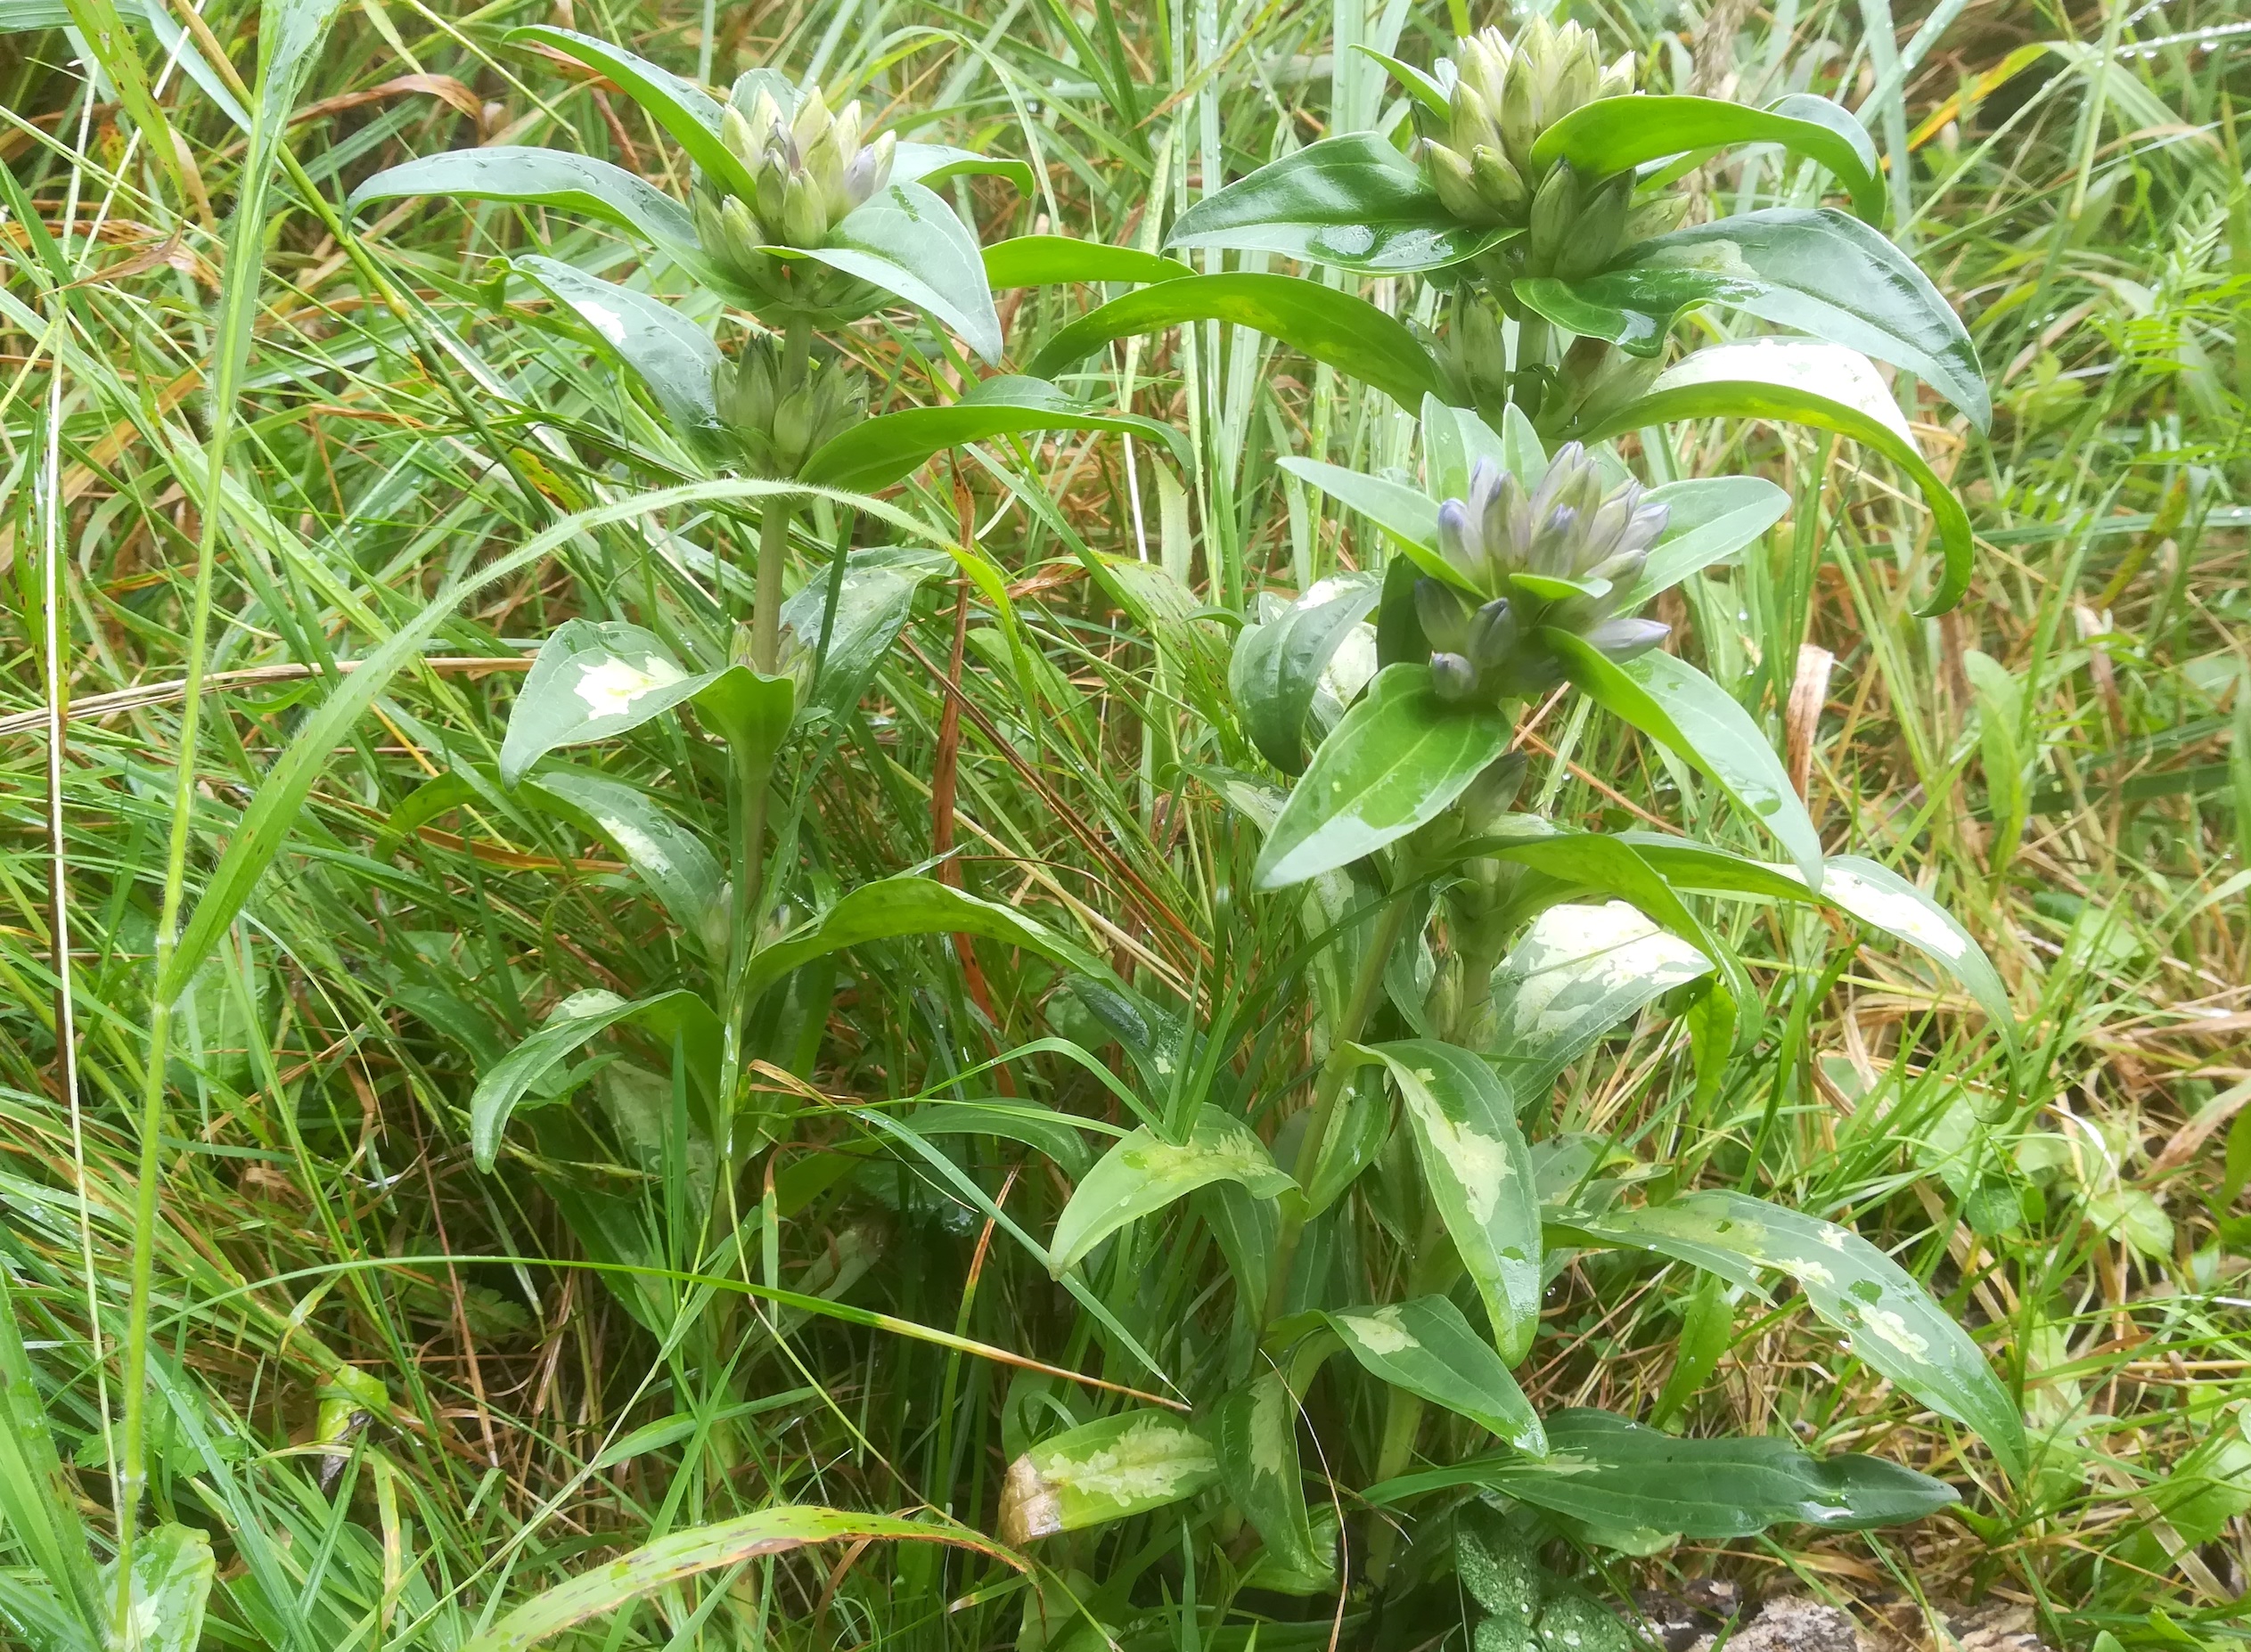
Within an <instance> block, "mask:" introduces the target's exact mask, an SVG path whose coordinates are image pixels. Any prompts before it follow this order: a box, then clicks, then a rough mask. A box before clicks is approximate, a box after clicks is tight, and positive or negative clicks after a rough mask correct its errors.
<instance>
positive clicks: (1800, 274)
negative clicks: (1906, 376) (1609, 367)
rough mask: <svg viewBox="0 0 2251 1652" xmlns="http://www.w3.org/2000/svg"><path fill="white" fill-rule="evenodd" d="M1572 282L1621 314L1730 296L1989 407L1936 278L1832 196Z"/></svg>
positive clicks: (1659, 241)
mask: <svg viewBox="0 0 2251 1652" xmlns="http://www.w3.org/2000/svg"><path fill="white" fill-rule="evenodd" d="M1570 291H1571V293H1572V296H1573V297H1574V298H1576V299H1578V300H1579V301H1581V302H1583V303H1589V304H1593V305H1596V306H1600V307H1606V308H1609V309H1612V310H1615V311H1616V312H1617V313H1618V314H1620V315H1625V314H1627V313H1629V312H1647V313H1648V314H1649V315H1652V316H1654V317H1655V318H1656V319H1657V321H1658V323H1659V324H1660V325H1665V324H1669V323H1670V322H1671V319H1672V316H1673V315H1674V312H1675V311H1677V310H1680V309H1682V308H1686V307H1690V306H1691V305H1696V304H1703V303H1716V304H1725V305H1730V306H1732V307H1735V308H1737V309H1740V310H1747V311H1748V312H1749V313H1750V314H1751V315H1756V316H1758V317H1759V318H1761V319H1762V320H1764V321H1770V322H1773V323H1777V324H1779V325H1780V326H1784V327H1795V328H1797V330H1798V331H1801V332H1809V333H1811V334H1813V336H1814V337H1815V338H1817V339H1826V340H1827V341H1828V342H1829V343H1831V344H1841V345H1845V346H1846V347H1847V348H1852V349H1855V350H1858V351H1860V352H1861V353H1862V354H1863V355H1866V356H1874V357H1875V358H1876V359H1877V360H1878V361H1882V362H1889V363H1891V364H1893V365H1894V366H1896V367H1903V368H1905V369H1906V370H1907V371H1908V372H1912V373H1915V374H1917V375H1919V377H1921V378H1922V379H1924V380H1928V382H1929V383H1930V384H1931V385H1932V386H1933V387H1934V388H1936V389H1937V391H1938V392H1939V393H1940V394H1941V395H1943V396H1944V397H1946V399H1947V400H1948V401H1950V402H1952V403H1953V404H1954V405H1955V406H1957V407H1959V408H1960V409H1961V410H1962V411H1963V412H1964V413H1968V414H1969V418H1970V421H1971V422H1972V423H1973V424H1975V425H1977V428H1978V429H1981V430H1982V429H1985V427H1986V425H1987V424H1988V423H1989V422H1990V421H1991V420H1992V417H1993V400H1992V397H1991V396H1990V395H1989V394H1988V393H1987V391H1986V388H1985V375H1984V373H1983V372H1982V371H1981V370H1980V369H1979V367H1978V364H1977V348H1976V347H1975V346H1973V345H1972V344H1971V343H1970V341H1969V333H1968V332H1967V331H1964V329H1963V327H1962V324H1961V322H1960V319H1959V318H1958V317H1957V316H1956V315H1954V312H1953V311H1952V309H1951V308H1949V307H1948V306H1947V303H1946V300H1945V299H1943V298H1941V297H1940V296H1939V293H1938V289H1937V288H1936V287H1934V286H1933V285H1931V282H1930V278H1929V277H1928V276H1927V275H1925V274H1923V273H1922V271H1921V270H1920V269H1919V268H1917V267H1916V266H1915V264H1914V262H1913V260H1911V258H1908V257H1907V255H1906V254H1904V253H1903V252H1902V251H1900V250H1899V249H1898V248H1896V247H1895V246H1893V245H1892V243H1891V242H1890V241H1887V240H1885V239H1884V237H1883V236H1882V235H1881V234H1879V233H1877V232H1876V231H1875V230H1872V229H1870V228H1869V227H1868V225H1865V224H1862V222H1861V221H1860V220H1859V219H1857V218H1854V217H1848V216H1846V214H1844V213H1842V212H1838V211H1834V210H1832V209H1829V208H1826V207H1824V208H1820V209H1813V210H1808V209H1804V208H1798V207H1774V208H1770V209H1767V210H1765V211H1762V212H1749V213H1745V214H1742V215H1741V216H1739V217H1731V218H1722V219H1720V220H1718V221H1717V222H1715V223H1711V224H1699V225H1694V226H1693V227H1691V228H1689V229H1683V230H1675V231H1674V232H1673V233H1671V234H1669V235H1659V236H1657V237H1655V238H1654V239H1652V240H1649V241H1641V242H1640V243H1638V244H1636V245H1635V246H1633V248H1631V249H1629V250H1628V251H1627V252H1626V254H1625V258H1623V259H1621V260H1620V261H1619V262H1618V263H1617V264H1615V265H1613V266H1611V267H1610V268H1608V269H1607V270H1604V271H1603V272H1601V273H1600V274H1597V275H1593V276H1591V277H1589V278H1588V279H1586V280H1584V281H1582V282H1574V283H1572V285H1571V288H1570ZM1578 331H1594V332H1596V333H1597V335H1598V336H1608V335H1607V333H1603V332H1601V331H1600V330H1598V329H1593V328H1587V327H1581V328H1579V329H1578Z"/></svg>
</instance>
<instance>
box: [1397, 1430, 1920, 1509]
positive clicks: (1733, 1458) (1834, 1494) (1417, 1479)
mask: <svg viewBox="0 0 2251 1652" xmlns="http://www.w3.org/2000/svg"><path fill="white" fill-rule="evenodd" d="M1547 1431H1548V1455H1547V1456H1546V1457H1545V1458H1544V1459H1541V1460H1531V1461H1528V1460H1526V1459H1524V1458H1521V1457H1514V1456H1511V1457H1498V1456H1495V1457H1484V1458H1477V1459H1475V1460H1471V1461H1469V1462H1466V1463H1461V1464H1459V1465H1457V1466H1455V1467H1453V1468H1437V1469H1432V1470H1429V1471H1428V1472H1426V1473H1422V1474H1412V1475H1406V1476H1402V1477H1400V1478H1399V1479H1396V1480H1387V1481H1385V1482H1384V1483H1383V1484H1379V1485H1375V1486H1371V1487H1370V1488H1369V1490H1368V1493H1367V1495H1368V1501H1370V1502H1371V1503H1374V1504H1377V1505H1378V1506H1379V1507H1380V1506H1382V1505H1385V1504H1389V1503H1395V1502H1398V1501H1402V1500H1403V1499H1405V1498H1408V1497H1412V1496H1414V1495H1415V1494H1417V1493H1421V1492H1429V1491H1439V1490H1444V1489H1445V1488H1448V1487H1452V1486H1462V1485H1475V1486H1482V1487H1484V1488H1485V1489H1486V1490H1488V1491H1495V1492H1500V1493H1503V1494H1505V1495H1507V1496H1510V1497H1513V1498H1516V1499H1518V1500H1519V1501H1523V1502H1527V1503H1531V1504H1534V1505H1535V1506H1536V1507H1539V1508H1542V1509H1549V1510H1551V1511H1552V1512H1554V1513H1556V1514H1560V1515H1568V1516H1569V1517H1572V1518H1573V1519H1576V1520H1584V1521H1587V1522H1589V1523H1590V1524H1592V1525H1600V1526H1608V1527H1610V1528H1613V1529H1618V1528H1625V1529H1634V1528H1639V1529H1641V1530H1645V1531H1652V1532H1677V1533H1680V1534H1681V1535H1682V1536H1683V1537H1688V1538H1692V1539H1697V1540H1702V1541H1713V1540H1723V1539H1727V1538H1736V1537H1749V1536H1751V1535H1753V1534H1754V1533H1759V1532H1763V1531H1765V1530H1766V1529H1767V1528H1768V1527H1769V1526H1774V1525H1788V1524H1790V1523H1793V1522H1797V1523H1803V1524H1805V1525H1815V1526H1819V1527H1821V1528H1822V1529H1824V1530H1827V1531H1836V1532H1855V1531H1864V1530H1866V1529H1868V1528H1869V1527H1871V1526H1879V1525H1898V1524H1900V1523H1902V1522H1904V1521H1908V1520H1918V1519H1920V1518H1922V1517H1924V1516H1925V1515H1929V1514H1936V1512H1937V1511H1938V1510H1939V1509H1944V1508H1946V1507H1947V1506H1948V1505H1949V1504H1951V1503H1953V1502H1954V1501H1957V1499H1956V1498H1955V1495H1954V1490H1953V1488H1952V1486H1950V1485H1948V1484H1945V1482H1944V1481H1942V1480H1934V1479H1931V1478H1930V1477H1929V1476H1926V1475H1919V1474H1917V1473H1916V1472H1915V1471H1914V1470H1913V1469H1911V1468H1901V1467H1900V1466H1899V1465H1898V1464H1896V1463H1891V1462H1887V1461H1885V1460H1883V1459H1882V1458H1880V1457H1850V1456H1848V1457H1829V1458H1819V1457H1813V1456H1811V1455H1809V1454H1808V1453H1806V1452H1803V1451H1800V1450H1799V1449H1798V1448H1797V1446H1796V1445H1794V1444H1792V1443H1790V1442H1789V1441H1788V1440H1778V1439H1769V1438H1763V1437H1762V1438H1740V1437H1735V1438H1722V1439H1711V1440H1684V1439H1676V1438H1674V1436H1673V1435H1666V1434H1659V1433H1658V1431H1657V1430H1656V1429H1654V1428H1645V1427H1642V1426H1641V1424H1639V1423H1636V1422H1630V1421H1628V1420H1627V1419H1625V1418H1623V1417H1618V1416H1614V1415H1613V1414H1611V1413H1610V1412H1608V1411H1585V1410H1579V1409H1576V1408H1575V1409H1572V1410H1569V1411H1559V1412H1557V1413H1556V1414H1555V1415H1553V1416H1551V1417H1550V1418H1549V1419H1547Z"/></svg>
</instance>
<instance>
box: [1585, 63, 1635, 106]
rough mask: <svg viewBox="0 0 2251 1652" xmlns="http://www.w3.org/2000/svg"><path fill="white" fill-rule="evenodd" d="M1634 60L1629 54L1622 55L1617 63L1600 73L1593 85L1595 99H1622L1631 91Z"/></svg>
mask: <svg viewBox="0 0 2251 1652" xmlns="http://www.w3.org/2000/svg"><path fill="white" fill-rule="evenodd" d="M1634 68H1635V65H1634V59H1633V53H1631V52H1627V53H1622V54H1621V55H1620V56H1619V58H1618V61H1617V62H1615V63H1613V64H1611V65H1610V66H1609V67H1608V69H1606V70H1603V71H1602V76H1601V78H1600V79H1599V80H1597V81H1596V82H1595V83H1594V95H1595V97H1597V98H1606V97H1624V96H1625V95H1626V94H1629V93H1630V92H1632V91H1633V75H1634Z"/></svg>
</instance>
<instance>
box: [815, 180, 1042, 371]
mask: <svg viewBox="0 0 2251 1652" xmlns="http://www.w3.org/2000/svg"><path fill="white" fill-rule="evenodd" d="M805 256H806V257H807V258H814V259H817V260H819V261H820V262H821V263H823V264H825V265H827V266H829V267H830V268H831V269H838V270H842V271H843V272H844V273H845V274H847V275H856V276H858V277H859V278H860V279H861V280H862V281H865V282H873V283H874V284H875V285H876V286H879V287H880V288H882V289H883V290H885V291H886V292H889V293H896V295H897V296H898V297H900V298H902V299H905V300H906V301H907V302H908V303H909V304H912V305H913V306H915V307H917V308H919V309H923V310H927V311H929V313H930V314H931V315H934V316H936V317H937V319H938V320H939V321H942V322H944V323H945V324H946V325H947V326H949V327H951V328H953V329H954V331H955V332H957V333H959V334H961V336H962V342H963V343H965V344H967V345H968V346H969V347H970V348H971V349H973V350H975V351H976V352H977V353H978V355H979V356H983V357H984V358H985V359H986V361H988V362H997V361H998V360H1000V358H1001V318H1000V315H999V313H998V312H997V311H995V309H994V307H993V290H992V288H991V287H989V286H988V285H986V280H985V261H984V259H983V258H981V257H979V256H978V249H977V238H976V237H975V236H974V235H972V234H970V232H969V231H968V230H967V229H965V228H964V227H962V220H961V219H959V218H957V217H954V213H953V210H952V209H950V208H949V207H947V206H946V204H945V201H943V200H939V199H938V197H937V196H936V195H934V194H932V193H931V192H929V190H927V189H925V188H924V187H923V186H922V185H921V184H913V183H903V182H895V183H892V184H888V185H886V186H885V187H884V188H883V189H882V190H880V191H879V192H877V193H875V194H873V195H872V196H870V197H869V198H868V199H867V200H865V201H864V202H863V203H862V204H861V205H860V206H859V207H858V208H857V209H855V210H854V211H853V212H852V213H851V214H850V215H849V216H847V217H846V218H845V220H844V221H843V222H842V223H841V224H839V225H836V226H835V227H834V228H833V229H831V231H830V232H829V240H828V244H827V245H825V246H823V247H819V248H815V249H811V250H809V251H807V252H806V255H805ZM1035 372H1037V370H1036V369H1035ZM1039 376H1041V377H1045V376H1046V375H1044V374H1041V375H1039Z"/></svg>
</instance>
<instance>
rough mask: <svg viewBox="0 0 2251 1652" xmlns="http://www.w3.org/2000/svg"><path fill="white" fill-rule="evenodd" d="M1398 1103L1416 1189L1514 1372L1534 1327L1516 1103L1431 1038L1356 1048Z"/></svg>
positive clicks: (1536, 1271) (1532, 1238)
mask: <svg viewBox="0 0 2251 1652" xmlns="http://www.w3.org/2000/svg"><path fill="white" fill-rule="evenodd" d="M1359 1052H1360V1054H1361V1055H1362V1056H1363V1057H1364V1058H1365V1059H1368V1060H1371V1061H1379V1062H1381V1063H1382V1064H1383V1066H1384V1067H1385V1068H1386V1069H1387V1071H1388V1072H1389V1073H1390V1075H1391V1078H1392V1082H1393V1083H1394V1084H1397V1085H1398V1086H1399V1095H1400V1099H1401V1100H1403V1101H1404V1102H1405V1103H1406V1115H1407V1122H1408V1125H1409V1127H1410V1128H1411V1130H1412V1133H1413V1135H1414V1144H1415V1156H1416V1157H1417V1158H1418V1159H1419V1160H1420V1163H1421V1165H1422V1181H1423V1185H1424V1187H1426V1188H1427V1189H1428V1190H1429V1193H1430V1202H1431V1205H1432V1206H1433V1207H1434V1208H1436V1209H1437V1213H1438V1215H1439V1218H1440V1219H1441V1220H1442V1221H1443V1222H1445V1226H1446V1232H1447V1233H1448V1234H1449V1235H1451V1236H1452V1238H1453V1246H1454V1249H1455V1250H1456V1251H1458V1252H1460V1253H1461V1265H1462V1266H1463V1267H1464V1268H1465V1269H1466V1270H1468V1272H1469V1279H1470V1281H1471V1282H1472V1283H1473V1284H1475V1285H1476V1286H1477V1294H1478V1296H1481V1297H1482V1298H1484V1301H1485V1305H1486V1315H1487V1316H1488V1317H1489V1318H1490V1319H1491V1320H1492V1321H1493V1338H1494V1346H1495V1347H1497V1348H1498V1349H1499V1350H1500V1353H1501V1358H1502V1360H1503V1361H1504V1362H1506V1363H1508V1364H1510V1365H1514V1364H1516V1363H1517V1362H1519V1361H1521V1360H1522V1359H1523V1358H1524V1356H1525V1355H1526V1354H1527V1353H1530V1352H1531V1351H1532V1338H1533V1335H1534V1333H1535V1332H1536V1331H1537V1330H1538V1329H1539V1328H1540V1198H1539V1193H1538V1191H1537V1190H1536V1189H1535V1187H1534V1185H1533V1177H1532V1155H1531V1152H1530V1150H1529V1149H1527V1148H1526V1146H1525V1144H1524V1136H1523V1133H1521V1132H1520V1131H1518V1129H1517V1119H1516V1102H1515V1100H1514V1098H1512V1097H1511V1096H1510V1094H1509V1092H1508V1089H1507V1087H1506V1086H1505V1085H1503V1084H1502V1082H1501V1080H1500V1078H1499V1077H1498V1076H1497V1075H1495V1074H1494V1070H1493V1068H1492V1067H1490V1066H1489V1065H1488V1064H1487V1063H1486V1061H1485V1059H1483V1058H1482V1057H1480V1056H1477V1055H1476V1054H1474V1053H1473V1052H1471V1051H1467V1050H1463V1049H1461V1048H1460V1047H1459V1046H1457V1045H1454V1044H1444V1043H1437V1042H1436V1041H1435V1040H1431V1039H1410V1040H1407V1041H1404V1042H1403V1043H1389V1044H1376V1045H1372V1046H1361V1047H1360V1051H1359Z"/></svg>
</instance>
